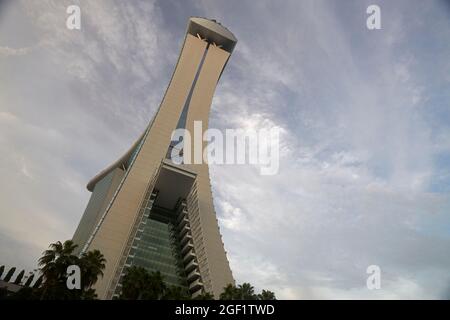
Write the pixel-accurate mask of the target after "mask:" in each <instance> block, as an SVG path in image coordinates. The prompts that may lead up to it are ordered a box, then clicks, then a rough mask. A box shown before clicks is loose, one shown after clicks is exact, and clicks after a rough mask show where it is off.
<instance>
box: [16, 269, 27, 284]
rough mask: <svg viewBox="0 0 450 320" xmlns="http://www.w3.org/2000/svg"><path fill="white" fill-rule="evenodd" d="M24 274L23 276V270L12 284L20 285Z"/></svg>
mask: <svg viewBox="0 0 450 320" xmlns="http://www.w3.org/2000/svg"><path fill="white" fill-rule="evenodd" d="M24 274H25V270H22V271H20V273H19V274H18V275H17V277H16V280H15V281H14V284H18V285H20V283H21V282H22V278H23V275H24Z"/></svg>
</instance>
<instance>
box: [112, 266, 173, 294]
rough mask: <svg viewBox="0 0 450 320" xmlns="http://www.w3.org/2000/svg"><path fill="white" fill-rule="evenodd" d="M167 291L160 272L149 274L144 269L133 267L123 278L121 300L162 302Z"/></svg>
mask: <svg viewBox="0 0 450 320" xmlns="http://www.w3.org/2000/svg"><path fill="white" fill-rule="evenodd" d="M166 290H167V287H166V285H165V283H164V281H163V278H162V276H161V273H160V272H159V271H156V272H151V273H149V272H148V271H147V270H146V269H144V268H142V267H137V266H132V267H130V268H128V270H127V272H126V274H125V276H124V277H123V280H122V292H121V294H120V299H124V300H160V299H161V298H162V297H163V296H164V294H165V292H166Z"/></svg>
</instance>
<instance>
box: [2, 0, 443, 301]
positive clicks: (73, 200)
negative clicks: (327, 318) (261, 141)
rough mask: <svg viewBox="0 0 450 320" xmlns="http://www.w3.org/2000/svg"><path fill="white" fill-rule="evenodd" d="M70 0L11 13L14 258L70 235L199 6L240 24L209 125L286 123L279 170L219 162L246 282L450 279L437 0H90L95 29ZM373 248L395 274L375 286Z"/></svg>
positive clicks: (296, 294)
mask: <svg viewBox="0 0 450 320" xmlns="http://www.w3.org/2000/svg"><path fill="white" fill-rule="evenodd" d="M68 3H69V2H68V1H66V2H61V1H43V2H40V3H39V5H37V4H36V3H34V2H14V5H10V6H9V7H6V8H5V10H6V12H9V15H10V16H14V17H15V19H8V20H4V21H6V22H3V24H2V25H1V28H0V46H1V48H3V49H1V50H0V52H3V54H0V69H1V70H2V71H4V72H1V73H0V82H1V83H2V90H1V91H0V147H1V149H2V153H1V155H0V159H1V160H2V166H1V167H0V174H1V175H2V177H3V181H8V183H2V184H0V203H1V204H2V205H1V213H0V214H1V218H2V219H1V220H2V224H1V225H0V237H1V238H2V239H5V241H4V242H3V241H2V243H5V244H6V245H2V246H1V250H2V252H1V255H2V257H3V259H5V260H8V263H10V264H18V266H19V267H21V266H23V267H27V268H28V269H32V268H33V267H34V266H35V261H36V258H37V256H38V255H39V253H40V251H42V250H44V249H45V247H46V246H47V245H48V243H49V242H51V241H56V240H63V239H66V238H70V237H71V235H72V233H73V231H74V229H75V227H76V225H77V223H78V221H79V219H80V217H81V214H82V212H83V210H84V207H85V205H86V203H87V198H88V196H89V194H88V193H87V191H85V189H84V185H85V183H86V182H87V181H88V180H89V178H91V177H92V175H94V174H96V173H97V172H98V171H99V170H100V169H102V168H103V167H104V166H106V165H107V164H108V163H109V162H111V161H112V160H114V159H115V158H117V157H118V156H119V155H121V154H122V152H123V151H124V150H126V149H127V148H128V147H129V145H130V144H131V143H132V142H133V141H134V140H135V139H136V138H137V136H138V135H139V134H140V132H142V130H143V128H144V127H145V125H146V124H147V122H148V120H149V119H150V118H151V116H152V115H153V114H154V113H155V111H156V108H157V106H158V105H159V102H160V100H161V98H162V96H163V94H164V90H165V88H166V86H167V84H168V82H169V79H170V75H171V72H172V70H173V67H174V65H175V63H176V59H177V55H178V53H179V49H180V46H181V41H182V36H183V27H184V26H185V23H186V19H187V16H186V15H195V16H207V17H211V18H216V19H217V20H218V21H220V22H222V23H223V24H224V25H226V26H227V27H228V28H229V29H230V30H231V31H233V32H234V33H235V35H236V36H237V38H238V39H239V42H238V44H237V46H236V49H235V52H234V53H233V55H232V57H231V60H230V61H229V63H228V64H227V68H226V70H225V72H224V74H223V75H222V78H221V80H220V83H219V87H218V89H217V93H216V95H215V97H214V101H213V106H212V112H211V121H210V126H211V127H214V128H219V129H222V130H223V129H226V128H230V129H234V128H254V129H260V128H270V127H273V126H277V127H280V128H281V129H282V135H281V147H282V152H281V157H280V170H279V174H277V175H274V176H261V175H260V174H259V170H258V168H257V167H254V166H247V165H244V166H229V165H224V166H218V165H215V166H211V168H210V171H211V182H212V185H213V194H214V199H215V206H216V210H217V214H218V218H219V223H220V227H221V232H222V234H223V241H224V243H225V247H226V251H227V252H228V255H229V258H230V264H231V267H232V270H233V274H234V276H235V278H236V280H237V282H239V283H241V282H251V283H252V284H253V285H254V286H255V287H256V288H257V290H260V289H262V288H265V289H270V290H273V291H275V292H276V293H277V296H278V297H280V298H285V299H294V298H301V299H317V298H323V299H331V298H341V299H347V298H351V299H359V298H367V299H382V298H385V299H396V298H406V299H410V298H424V299H429V298H442V297H446V294H447V296H448V288H449V283H450V278H449V276H448V270H449V267H450V257H449V256H448V248H449V247H450V237H449V232H448V230H449V228H450V220H449V217H448V214H447V213H448V211H449V209H450V193H449V192H450V190H449V189H448V184H449V182H450V172H449V170H448V167H449V166H448V164H449V161H450V160H449V159H450V140H449V139H448V137H449V136H450V129H449V127H448V120H449V119H450V114H449V112H448V103H449V101H450V95H449V94H447V90H446V88H447V87H448V84H449V82H450V79H449V78H448V71H449V70H450V64H449V62H448V54H449V51H450V49H449V48H448V46H445V45H442V39H446V38H448V35H449V31H448V30H450V26H449V21H450V20H449V19H448V12H447V11H446V10H441V9H442V7H441V6H442V5H441V4H440V3H439V2H427V3H423V2H419V1H416V2H414V4H410V3H409V2H408V3H406V2H403V1H397V2H395V3H392V2H387V1H381V2H380V7H381V10H382V19H383V20H382V30H380V31H374V32H371V31H368V30H367V29H366V28H365V8H366V7H367V5H369V4H370V3H369V2H368V1H362V2H361V1H358V2H356V1H355V2H346V3H345V4H342V3H340V2H332V1H302V2H298V1H287V2H286V3H285V4H284V5H283V6H279V5H278V4H276V3H275V2H273V1H272V2H271V1H258V2H245V1H231V2H218V1H196V2H195V3H191V2H183V4H176V5H175V4H173V3H169V2H154V1H134V2H132V3H131V2H130V3H128V2H127V3H124V2H119V1H89V2H88V1H81V2H80V6H81V12H82V30H81V31H80V32H79V31H70V30H67V29H66V28H65V27H64V26H65V10H64V9H65V5H67V4H68ZM71 4H72V3H71ZM418 12H420V13H421V14H420V15H419V14H418ZM3 14H4V13H3ZM4 15H5V14H4ZM9 15H5V16H9ZM430 21H431V22H430ZM28 24H29V27H27V28H25V27H24V26H28ZM12 30H18V32H19V31H20V32H19V34H20V35H21V36H20V37H15V38H14V37H10V36H9V35H8V34H9V33H11V32H12ZM17 41H19V42H17ZM5 48H9V49H5ZM11 48H32V50H31V49H30V50H31V51H29V52H27V54H18V53H20V50H21V49H11ZM11 50H12V51H11ZM14 50H19V51H17V52H16V51H14ZM4 52H14V53H15V54H9V53H8V54H7V56H5V54H4ZM10 75H14V76H10ZM30 177H31V178H30ZM16 249H17V250H19V251H20V252H27V253H29V254H27V257H28V258H26V259H25V258H24V259H22V260H19V259H18V258H17V257H16V254H15V252H16V251H15V250H16ZM371 264H377V265H379V266H380V268H381V272H382V274H381V277H382V289H381V290H372V291H370V290H368V289H367V288H366V279H367V276H368V275H367V273H366V268H367V266H368V265H371Z"/></svg>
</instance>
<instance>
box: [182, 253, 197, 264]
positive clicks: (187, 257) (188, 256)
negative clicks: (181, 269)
mask: <svg viewBox="0 0 450 320" xmlns="http://www.w3.org/2000/svg"><path fill="white" fill-rule="evenodd" d="M194 258H195V253H194V250H190V251H189V252H188V253H186V255H185V256H184V257H183V262H184V263H188V262H189V261H191V260H192V259H194Z"/></svg>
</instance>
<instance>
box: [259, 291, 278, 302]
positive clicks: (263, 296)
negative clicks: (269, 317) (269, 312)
mask: <svg viewBox="0 0 450 320" xmlns="http://www.w3.org/2000/svg"><path fill="white" fill-rule="evenodd" d="M276 299H277V298H275V293H273V292H272V291H269V290H264V289H263V290H262V292H261V293H260V294H258V300H276Z"/></svg>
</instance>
